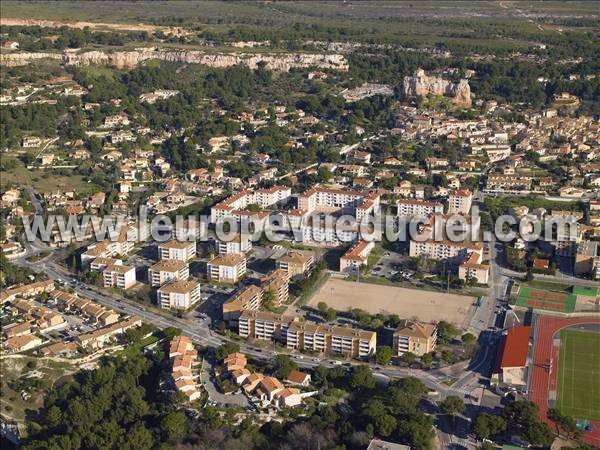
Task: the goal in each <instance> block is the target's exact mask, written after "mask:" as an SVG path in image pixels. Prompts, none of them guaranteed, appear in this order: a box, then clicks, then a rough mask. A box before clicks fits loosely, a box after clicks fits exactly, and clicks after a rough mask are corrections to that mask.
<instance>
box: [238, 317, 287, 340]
mask: <svg viewBox="0 0 600 450" xmlns="http://www.w3.org/2000/svg"><path fill="white" fill-rule="evenodd" d="M298 320H299V319H298V318H297V317H294V316H283V315H281V314H276V313H271V312H265V311H253V310H246V311H242V312H241V314H240V317H239V319H238V333H239V335H240V336H242V337H245V338H247V337H250V338H253V339H263V340H271V339H274V340H277V341H280V342H284V343H285V342H286V341H287V330H288V328H289V326H290V324H291V323H292V322H297V321H298Z"/></svg>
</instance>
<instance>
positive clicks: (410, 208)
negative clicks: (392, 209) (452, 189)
mask: <svg viewBox="0 0 600 450" xmlns="http://www.w3.org/2000/svg"><path fill="white" fill-rule="evenodd" d="M396 208H397V215H398V217H406V218H410V217H414V216H428V215H430V214H443V213H444V205H443V203H440V202H430V201H425V200H413V199H405V200H398V201H397V202H396Z"/></svg>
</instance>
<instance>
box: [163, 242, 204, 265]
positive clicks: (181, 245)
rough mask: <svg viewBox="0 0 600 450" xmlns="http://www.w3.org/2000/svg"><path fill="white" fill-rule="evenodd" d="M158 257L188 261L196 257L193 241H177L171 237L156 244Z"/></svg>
mask: <svg viewBox="0 0 600 450" xmlns="http://www.w3.org/2000/svg"><path fill="white" fill-rule="evenodd" d="M158 257H159V258H160V259H177V260H179V261H189V260H190V259H193V258H195V257H196V242H195V241H191V242H190V241H178V240H176V239H171V240H169V241H166V242H161V243H159V244H158Z"/></svg>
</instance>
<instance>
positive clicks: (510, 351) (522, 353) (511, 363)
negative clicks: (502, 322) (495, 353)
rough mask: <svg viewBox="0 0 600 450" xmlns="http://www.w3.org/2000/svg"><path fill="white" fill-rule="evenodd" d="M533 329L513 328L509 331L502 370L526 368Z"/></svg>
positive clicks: (501, 361)
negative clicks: (506, 368)
mask: <svg viewBox="0 0 600 450" xmlns="http://www.w3.org/2000/svg"><path fill="white" fill-rule="evenodd" d="M530 335H531V327H513V328H511V329H510V330H508V334H507V335H506V338H505V339H504V347H503V349H502V358H501V360H500V368H505V367H524V366H525V365H526V364H527V353H528V352H529V336H530Z"/></svg>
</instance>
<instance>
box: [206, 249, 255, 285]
mask: <svg viewBox="0 0 600 450" xmlns="http://www.w3.org/2000/svg"><path fill="white" fill-rule="evenodd" d="M206 272H207V275H208V278H209V279H210V280H215V281H219V282H225V283H237V282H238V280H239V279H240V278H241V277H242V276H244V275H245V274H246V258H245V256H244V255H241V254H235V253H234V254H230V255H218V256H216V257H215V258H213V259H211V260H210V261H209V262H208V263H207V264H206Z"/></svg>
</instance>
